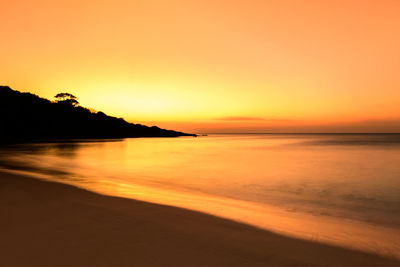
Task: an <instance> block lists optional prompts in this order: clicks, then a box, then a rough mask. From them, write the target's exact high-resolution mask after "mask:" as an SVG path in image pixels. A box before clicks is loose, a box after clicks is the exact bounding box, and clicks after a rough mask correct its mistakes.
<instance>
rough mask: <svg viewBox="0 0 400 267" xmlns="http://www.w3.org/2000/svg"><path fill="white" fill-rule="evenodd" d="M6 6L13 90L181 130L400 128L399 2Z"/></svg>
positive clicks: (26, 1)
mask: <svg viewBox="0 0 400 267" xmlns="http://www.w3.org/2000/svg"><path fill="white" fill-rule="evenodd" d="M3 9H4V15H3V16H2V17H1V18H0V30H2V33H3V35H4V36H5V37H6V38H5V40H6V41H5V42H3V43H2V49H1V50H0V57H1V58H2V62H1V63H0V71H1V73H2V76H1V77H0V83H1V84H4V85H9V86H11V87H12V88H13V89H17V90H20V91H29V92H32V93H35V94H38V95H40V96H43V97H46V98H50V99H52V97H53V96H54V95H55V94H56V93H58V92H60V91H67V92H70V93H73V94H74V95H77V96H78V97H79V100H80V103H81V104H82V105H83V106H85V107H88V108H93V109H95V110H99V111H103V112H105V113H107V114H110V115H114V116H118V117H124V118H125V119H127V120H128V121H132V122H149V123H152V124H156V125H160V126H165V127H170V126H173V127H174V128H176V129H179V130H187V131H192V130H193V131H227V132H230V131H250V132H251V131H319V132H323V131H367V132H371V131H382V132H385V131H387V132H393V131H398V132H399V131H400V110H399V109H398V107H399V106H400V90H399V88H400V76H399V75H398V70H399V69H400V53H399V50H398V47H400V38H398V36H400V17H399V16H398V14H399V13H400V2H398V1H391V0H384V1H379V2H365V1H358V0H353V1H324V2H321V1H313V0H307V1H300V0H291V1H290V0H285V1H279V2H272V1H250V2H248V1H235V3H232V2H231V1H217V2H215V1H202V2H197V1H183V0H171V1H167V2H163V1H156V0H154V1H141V0H136V1H123V0H119V1H108V0H106V1H101V2H98V1H94V0H86V1H77V0H72V1H57V2H50V1H45V0H40V1H30V0H19V1H12V2H7V3H4V4H3ZM229 117H230V118H233V117H237V118H238V117H241V118H242V119H241V120H232V119H231V120H221V118H229ZM243 118H249V120H244V119H243ZM251 118H261V119H260V120H254V119H251ZM335 125H336V126H335ZM360 125H362V126H360ZM335 127H336V128H335Z"/></svg>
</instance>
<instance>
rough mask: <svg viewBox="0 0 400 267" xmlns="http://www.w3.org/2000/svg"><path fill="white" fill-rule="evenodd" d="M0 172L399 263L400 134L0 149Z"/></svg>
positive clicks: (170, 140) (208, 138)
mask: <svg viewBox="0 0 400 267" xmlns="http://www.w3.org/2000/svg"><path fill="white" fill-rule="evenodd" d="M0 169H3V170H12V171H18V172H28V173H30V174H34V175H37V176H40V177H41V178H45V179H51V180H56V181H61V182H65V183H69V184H73V185H76V186H79V187H82V188H86V189H88V190H92V191H96V192H100V193H104V194H108V195H114V196H122V197H130V198H135V199H140V200H145V201H151V202H155V203H160V204H166V205H173V206H179V207H184V208H189V209H194V210H199V211H203V212H207V213H210V214H214V215H217V216H222V217H226V218H230V219H234V220H237V221H240V222H244V223H249V224H252V225H254V226H257V227H261V228H264V229H267V230H271V231H274V232H278V233H282V234H286V235H290V236H295V237H300V238H306V239H312V240H316V241H319V242H327V243H332V244H336V245H341V246H345V247H350V248H355V249H361V250H367V251H372V252H375V253H380V254H384V255H386V256H392V257H397V258H399V257H400V135H396V134H386V135H385V134H315V135H314V134H229V135H228V134H225V135H222V134H221V135H209V136H205V137H198V138H193V137H182V138H135V139H133V138H132V139H121V140H92V141H85V140H82V141H68V140H63V141H58V142H42V143H29V144H10V145H2V146H0Z"/></svg>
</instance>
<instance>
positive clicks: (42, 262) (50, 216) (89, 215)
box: [0, 173, 400, 267]
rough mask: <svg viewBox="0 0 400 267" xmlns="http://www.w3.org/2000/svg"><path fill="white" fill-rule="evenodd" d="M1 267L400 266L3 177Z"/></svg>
mask: <svg viewBox="0 0 400 267" xmlns="http://www.w3.org/2000/svg"><path fill="white" fill-rule="evenodd" d="M0 207H1V208H0V209H1V220H0V235H1V239H0V265H1V266H7V267H8V266H10V267H11V266H400V263H399V262H398V261H395V260H392V259H385V258H382V257H380V256H376V255H371V254H366V253H363V252H358V251H352V250H347V249H343V248H339V247H333V246H328V245H324V244H319V243H314V242H310V241H303V240H297V239H292V238H289V237H284V236H280V235H277V234H274V233H271V232H268V231H264V230H260V229H257V228H254V227H251V226H248V225H244V224H240V223H237V222H234V221H230V220H226V219H221V218H218V217H214V216H210V215H207V214H203V213H200V212H195V211H190V210H185V209H181V208H175V207H170V206H163V205H156V204H151V203H146V202H141V201H136V200H132V199H124V198H118V197H110V196H104V195H100V194H96V193H92V192H89V191H86V190H82V189H79V188H76V187H73V186H70V185H65V184H59V183H54V182H47V181H41V180H38V179H34V178H30V177H24V176H22V175H15V174H6V173H0Z"/></svg>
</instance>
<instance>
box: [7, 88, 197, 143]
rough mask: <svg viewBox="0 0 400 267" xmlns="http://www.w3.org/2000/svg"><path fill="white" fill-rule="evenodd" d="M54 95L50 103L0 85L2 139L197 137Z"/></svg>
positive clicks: (65, 96) (70, 96) (66, 94)
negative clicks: (111, 114) (114, 114)
mask: <svg viewBox="0 0 400 267" xmlns="http://www.w3.org/2000/svg"><path fill="white" fill-rule="evenodd" d="M56 97H59V98H60V100H58V101H53V102H52V101H50V100H48V99H44V98H41V97H39V96H36V95H34V94H31V93H21V92H19V91H15V90H12V89H11V88H10V87H8V86H0V123H1V126H2V127H1V130H0V138H1V139H2V142H9V141H29V140H54V139H113V138H127V137H179V136H196V135H195V134H188V133H183V132H179V131H174V130H166V129H161V128H159V127H157V126H151V127H149V126H145V125H141V124H133V123H128V122H126V121H125V120H124V119H122V118H116V117H112V116H108V115H106V114H104V113H103V112H101V111H99V112H93V111H91V110H89V109H87V108H84V107H81V106H79V105H78V101H77V100H76V97H75V96H73V95H71V94H68V93H60V94H58V95H57V96H56Z"/></svg>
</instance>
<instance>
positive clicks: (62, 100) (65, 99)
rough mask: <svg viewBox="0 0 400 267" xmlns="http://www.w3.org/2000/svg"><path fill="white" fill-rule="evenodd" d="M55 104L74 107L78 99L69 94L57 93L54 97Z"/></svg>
mask: <svg viewBox="0 0 400 267" xmlns="http://www.w3.org/2000/svg"><path fill="white" fill-rule="evenodd" d="M55 98H56V102H57V103H59V104H67V105H70V106H76V105H78V104H79V102H78V100H77V99H78V98H77V97H76V96H74V95H72V94H70V93H58V94H56V95H55Z"/></svg>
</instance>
